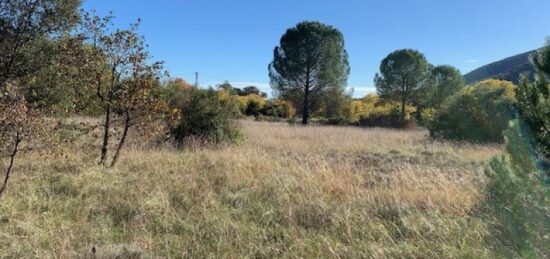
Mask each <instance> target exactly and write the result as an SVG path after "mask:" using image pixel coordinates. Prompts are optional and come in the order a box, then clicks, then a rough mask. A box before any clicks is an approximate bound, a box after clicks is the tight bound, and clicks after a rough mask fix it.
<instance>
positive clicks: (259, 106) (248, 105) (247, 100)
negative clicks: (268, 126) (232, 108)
mask: <svg viewBox="0 0 550 259" xmlns="http://www.w3.org/2000/svg"><path fill="white" fill-rule="evenodd" d="M237 98H238V100H239V109H240V111H241V113H242V114H243V115H247V116H258V115H259V114H260V112H261V111H262V110H263V109H264V107H265V105H266V100H265V98H264V97H262V96H260V95H257V94H250V95H246V96H238V97H237Z"/></svg>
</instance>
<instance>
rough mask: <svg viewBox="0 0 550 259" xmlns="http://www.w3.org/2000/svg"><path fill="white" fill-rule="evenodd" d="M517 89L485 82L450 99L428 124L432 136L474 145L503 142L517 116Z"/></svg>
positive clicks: (490, 81) (470, 87)
mask: <svg viewBox="0 0 550 259" xmlns="http://www.w3.org/2000/svg"><path fill="white" fill-rule="evenodd" d="M514 90H515V86H514V84H512V83H511V82H508V81H501V80H486V81H482V82H479V83H477V84H475V85H472V86H468V87H466V88H464V89H463V90H462V91H460V92H458V93H457V94H455V95H453V96H452V97H451V98H449V100H447V101H446V102H445V103H444V104H443V106H442V107H441V109H440V110H439V111H438V112H437V114H436V115H435V118H434V119H433V121H432V122H431V123H430V124H429V125H428V126H429V130H430V133H431V135H432V136H434V137H440V138H446V139H453V140H470V141H475V142H497V143H501V142H503V141H504V138H503V135H502V133H503V131H504V130H506V129H507V128H508V124H509V122H510V120H512V119H514V116H515V108H514V104H515V101H516V100H515V97H514V96H515V93H514Z"/></svg>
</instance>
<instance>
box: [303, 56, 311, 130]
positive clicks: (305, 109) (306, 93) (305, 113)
mask: <svg viewBox="0 0 550 259" xmlns="http://www.w3.org/2000/svg"><path fill="white" fill-rule="evenodd" d="M310 71H311V70H310V68H309V66H308V67H307V69H306V85H305V88H304V103H303V104H302V125H307V124H308V122H309V91H310V82H309V77H310Z"/></svg>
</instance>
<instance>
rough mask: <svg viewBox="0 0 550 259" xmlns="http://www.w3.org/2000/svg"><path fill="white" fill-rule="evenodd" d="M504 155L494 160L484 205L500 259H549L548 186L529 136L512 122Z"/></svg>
mask: <svg viewBox="0 0 550 259" xmlns="http://www.w3.org/2000/svg"><path fill="white" fill-rule="evenodd" d="M505 139H506V142H507V145H506V149H507V151H508V152H507V153H508V154H507V155H504V156H501V157H497V158H495V159H493V160H492V161H491V162H490V164H489V167H488V169H487V175H488V177H489V179H490V182H489V184H488V186H487V188H488V194H489V195H488V197H487V198H488V199H487V205H488V208H489V209H490V214H489V215H490V219H489V222H491V224H493V226H491V229H493V233H492V234H493V236H494V237H495V240H497V243H496V246H497V249H496V250H497V251H500V252H501V253H502V257H503V258H548V257H549V256H550V246H548V244H549V243H550V235H549V233H550V214H548V212H549V211H550V186H548V185H545V182H546V183H547V184H548V177H547V176H546V175H545V174H544V173H543V171H542V170H541V168H540V166H539V165H538V158H537V156H536V153H535V151H534V149H533V145H532V140H533V138H532V137H531V134H530V133H529V132H528V130H527V128H526V127H525V126H524V123H522V122H520V121H514V122H513V123H512V126H511V127H510V128H509V129H508V130H506V131H505Z"/></svg>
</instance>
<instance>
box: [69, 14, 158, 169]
mask: <svg viewBox="0 0 550 259" xmlns="http://www.w3.org/2000/svg"><path fill="white" fill-rule="evenodd" d="M112 18H113V17H112V16H107V17H103V18H101V17H98V16H95V15H93V14H90V13H84V15H83V20H82V23H81V28H80V32H79V33H78V36H79V38H81V39H82V40H83V41H84V42H85V44H89V45H90V46H91V51H83V52H81V53H80V54H81V56H82V57H81V59H82V60H85V61H86V62H84V64H83V65H82V66H81V67H82V69H83V73H84V74H86V75H89V78H88V80H89V84H88V85H90V86H92V87H93V89H94V91H95V93H96V95H97V97H98V99H99V102H100V104H101V106H102V108H103V110H104V116H105V120H104V123H103V125H102V126H103V142H102V146H101V156H100V164H103V165H105V164H106V161H107V153H108V148H109V141H110V129H111V127H112V125H111V124H112V121H111V120H112V116H113V115H114V114H113V113H114V112H116V111H118V112H119V113H121V114H122V115H123V116H124V130H123V135H122V137H121V139H120V141H119V144H118V146H117V150H116V151H115V155H114V157H113V160H112V163H111V166H113V165H114V164H115V163H116V161H117V158H118V154H119V152H120V149H121V147H122V145H123V144H124V140H125V137H126V133H127V131H128V128H129V127H130V126H131V124H132V123H131V120H132V119H131V113H133V112H137V111H139V112H144V111H146V110H147V108H146V106H147V105H148V103H149V100H147V97H148V96H149V89H150V88H151V85H152V84H153V82H154V81H155V79H156V77H157V75H158V73H159V71H160V69H161V63H154V64H147V62H148V59H149V58H150V55H149V53H148V52H147V50H146V49H145V48H146V45H145V43H144V40H143V38H142V37H140V36H139V35H138V34H137V32H136V31H137V27H138V26H139V20H138V23H135V24H132V25H131V27H130V28H129V29H125V30H120V29H117V30H114V31H113V30H112V29H111V28H110V26H111V25H112V23H111V20H112Z"/></svg>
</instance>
